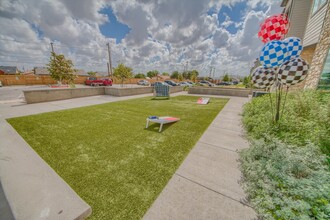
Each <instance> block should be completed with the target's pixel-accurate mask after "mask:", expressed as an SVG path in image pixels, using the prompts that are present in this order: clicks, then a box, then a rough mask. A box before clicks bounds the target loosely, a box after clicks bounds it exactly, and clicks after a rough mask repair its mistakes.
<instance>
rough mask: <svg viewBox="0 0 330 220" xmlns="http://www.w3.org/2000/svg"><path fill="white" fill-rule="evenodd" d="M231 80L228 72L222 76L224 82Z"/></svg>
mask: <svg viewBox="0 0 330 220" xmlns="http://www.w3.org/2000/svg"><path fill="white" fill-rule="evenodd" d="M230 80H231V79H230V77H229V75H228V74H227V73H226V74H225V75H224V76H223V78H222V81H224V82H229V81H230Z"/></svg>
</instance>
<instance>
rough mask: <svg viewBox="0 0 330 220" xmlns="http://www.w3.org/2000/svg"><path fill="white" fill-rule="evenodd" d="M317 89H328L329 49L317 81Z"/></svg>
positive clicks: (329, 70)
mask: <svg viewBox="0 0 330 220" xmlns="http://www.w3.org/2000/svg"><path fill="white" fill-rule="evenodd" d="M319 89H326V90H330V49H329V51H328V56H327V59H326V60H325V62H324V67H323V71H322V73H321V78H320V82H319Z"/></svg>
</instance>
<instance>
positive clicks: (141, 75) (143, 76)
mask: <svg viewBox="0 0 330 220" xmlns="http://www.w3.org/2000/svg"><path fill="white" fill-rule="evenodd" d="M134 78H136V79H145V78H146V75H144V74H143V73H138V74H135V76H134Z"/></svg>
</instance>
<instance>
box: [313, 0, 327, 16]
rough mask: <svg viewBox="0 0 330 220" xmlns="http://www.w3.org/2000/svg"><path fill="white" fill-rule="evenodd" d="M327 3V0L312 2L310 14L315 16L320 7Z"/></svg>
mask: <svg viewBox="0 0 330 220" xmlns="http://www.w3.org/2000/svg"><path fill="white" fill-rule="evenodd" d="M326 2H327V0H314V3H313V9H312V14H315V12H317V10H319V9H320V8H322V6H323V5H324V4H325V3H326Z"/></svg>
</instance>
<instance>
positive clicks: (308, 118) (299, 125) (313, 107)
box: [243, 91, 330, 155]
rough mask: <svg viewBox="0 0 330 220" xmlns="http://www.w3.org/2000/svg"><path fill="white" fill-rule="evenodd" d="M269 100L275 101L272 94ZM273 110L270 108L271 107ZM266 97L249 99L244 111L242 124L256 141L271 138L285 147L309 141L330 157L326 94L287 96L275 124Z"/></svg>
mask: <svg viewBox="0 0 330 220" xmlns="http://www.w3.org/2000/svg"><path fill="white" fill-rule="evenodd" d="M272 100H273V101H274V100H275V97H274V95H272ZM273 107H274V106H273ZM271 119H272V111H271V105H270V98H269V96H262V97H258V98H255V99H253V100H252V102H250V103H248V104H247V105H246V106H245V108H244V113H243V124H244V127H245V129H246V130H247V132H248V134H249V135H250V136H251V137H253V138H256V139H259V138H263V137H265V136H268V135H273V136H275V137H277V138H279V139H280V140H283V141H284V142H286V143H288V144H294V145H305V144H307V143H308V142H312V143H314V144H315V145H317V146H319V147H320V148H321V149H322V151H323V152H324V153H326V154H328V155H330V138H329V137H330V95H329V94H324V93H321V92H317V91H308V92H300V93H297V92H296V93H289V94H288V96H287V100H286V107H285V109H284V111H283V113H282V115H281V119H280V121H279V122H278V123H276V124H275V123H273V122H272V120H271Z"/></svg>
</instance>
